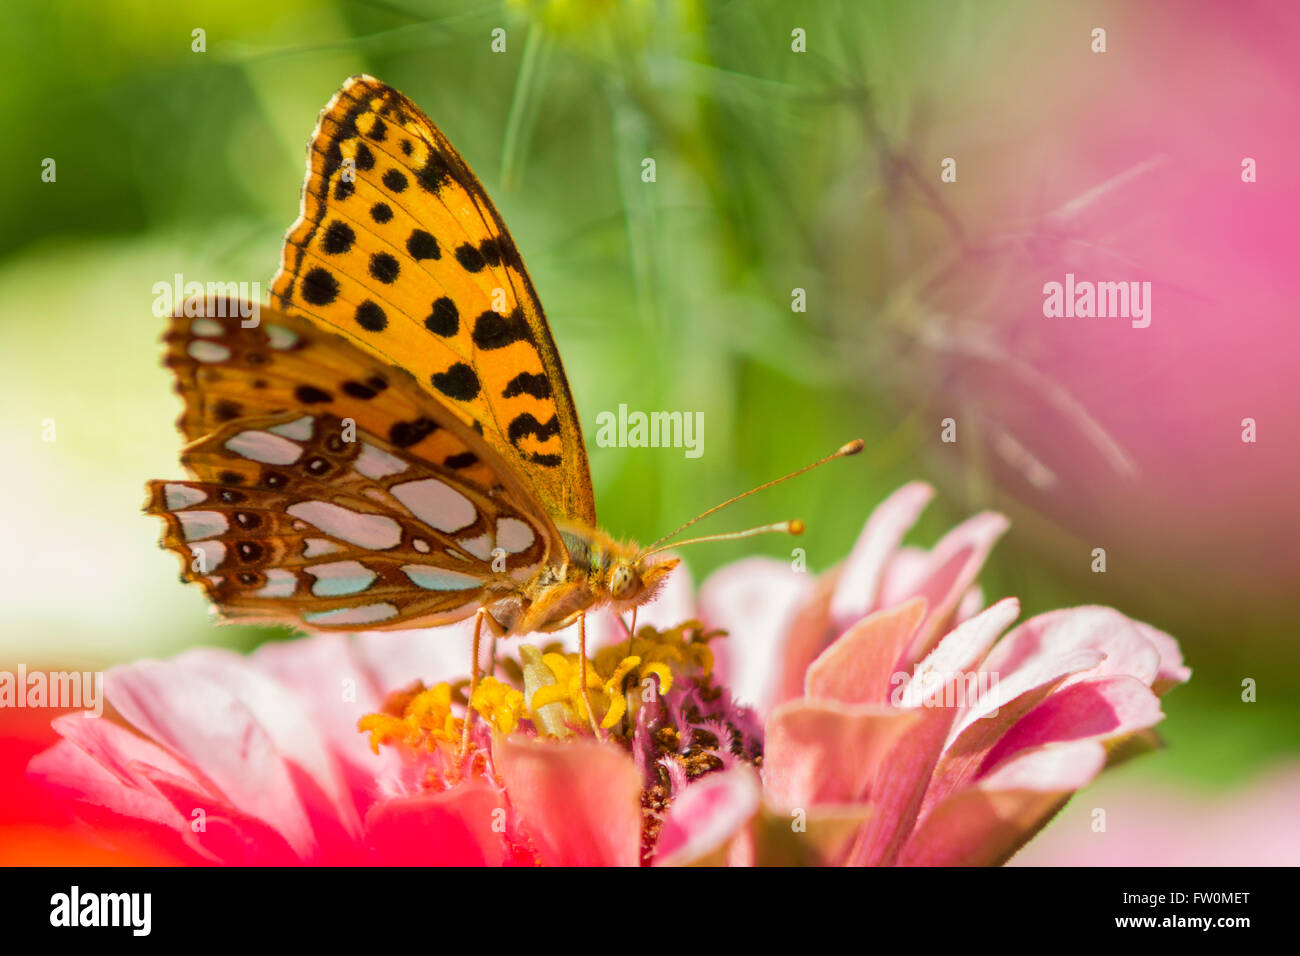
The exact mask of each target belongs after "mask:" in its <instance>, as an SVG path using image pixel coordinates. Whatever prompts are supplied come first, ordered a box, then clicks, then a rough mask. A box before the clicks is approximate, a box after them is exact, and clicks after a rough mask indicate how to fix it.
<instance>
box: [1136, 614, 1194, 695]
mask: <svg viewBox="0 0 1300 956" xmlns="http://www.w3.org/2000/svg"><path fill="white" fill-rule="evenodd" d="M1133 626H1134V627H1136V628H1137V629H1138V631H1139V632H1140V633H1141V634H1142V636H1143V637H1145V638H1146V639H1147V640H1148V641H1149V642H1150V643H1151V646H1152V647H1154V648H1155V649H1156V653H1157V654H1159V655H1160V666H1159V668H1157V670H1156V676H1155V679H1154V680H1153V681H1152V682H1151V689H1152V690H1153V691H1155V693H1156V694H1157V695H1159V696H1162V697H1163V696H1164V695H1165V694H1166V693H1167V692H1168V691H1169V690H1170V688H1173V687H1176V686H1177V685H1179V684H1182V683H1185V682H1186V681H1187V680H1189V679H1190V678H1191V676H1192V671H1191V668H1189V667H1187V666H1185V665H1184V664H1183V652H1182V649H1181V648H1179V646H1178V642H1177V641H1176V640H1174V639H1173V638H1172V637H1170V636H1169V635H1168V634H1166V633H1165V632H1164V631H1158V630H1156V629H1155V628H1154V627H1152V626H1151V625H1150V624H1143V623H1142V622H1141V621H1134V622H1133Z"/></svg>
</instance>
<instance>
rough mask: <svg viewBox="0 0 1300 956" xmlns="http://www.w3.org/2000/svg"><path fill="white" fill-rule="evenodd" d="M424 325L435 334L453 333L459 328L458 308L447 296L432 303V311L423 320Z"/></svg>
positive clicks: (448, 334)
mask: <svg viewBox="0 0 1300 956" xmlns="http://www.w3.org/2000/svg"><path fill="white" fill-rule="evenodd" d="M424 327H425V328H426V329H428V330H429V331H430V332H433V333H435V334H436V335H442V336H450V335H455V334H456V333H457V332H458V331H459V330H460V310H459V309H457V308H456V303H455V302H453V301H452V300H451V299H450V298H448V297H447V296H445V295H444V296H443V297H442V298H440V299H437V300H436V301H435V302H434V303H433V311H432V312H430V313H429V317H428V318H426V319H425V320H424Z"/></svg>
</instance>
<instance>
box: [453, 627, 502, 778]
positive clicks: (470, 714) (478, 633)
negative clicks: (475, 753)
mask: <svg viewBox="0 0 1300 956" xmlns="http://www.w3.org/2000/svg"><path fill="white" fill-rule="evenodd" d="M486 614H487V611H486V609H484V608H479V609H478V613H477V614H475V615H474V657H473V663H472V664H471V665H470V672H469V699H468V700H467V701H466V703H465V723H464V724H463V725H462V727H461V731H460V754H459V756H460V757H461V758H462V759H464V757H465V755H466V754H467V753H469V728H470V725H471V724H472V723H473V722H474V692H475V691H476V690H478V677H479V674H478V672H479V666H478V649H479V638H481V637H482V635H483V618H484V616H485V615H486ZM492 645H493V647H495V646H496V638H495V637H493V638H492Z"/></svg>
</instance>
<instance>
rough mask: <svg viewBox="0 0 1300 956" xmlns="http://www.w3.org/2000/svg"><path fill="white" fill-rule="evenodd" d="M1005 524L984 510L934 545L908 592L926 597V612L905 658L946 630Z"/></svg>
mask: <svg viewBox="0 0 1300 956" xmlns="http://www.w3.org/2000/svg"><path fill="white" fill-rule="evenodd" d="M1008 527H1010V522H1008V521H1007V519H1006V518H1005V517H1003V516H1002V515H1000V514H994V513H993V512H984V513H983V514H977V515H975V516H974V517H973V518H969V519H967V520H966V521H963V522H962V523H961V524H959V525H958V526H957V527H955V528H953V529H952V530H951V531H949V532H948V533H947V534H946V535H944V536H943V538H942V539H941V540H940V541H939V543H938V544H936V545H935V546H934V550H933V551H931V552H930V558H929V568H928V572H927V574H926V576H925V579H924V581H923V582H922V583H921V584H920V585H919V586H918V587H917V588H916V589H915V590H913V591H912V592H911V593H914V594H919V595H920V596H921V597H924V598H925V599H926V602H927V604H928V605H929V607H930V613H929V616H928V617H927V618H926V620H925V622H924V623H923V624H922V625H921V627H920V630H919V631H918V632H917V634H916V637H914V638H913V639H912V646H911V647H910V648H909V649H908V652H907V659H908V660H909V661H917V660H920V659H921V658H922V657H924V656H925V655H926V654H928V653H929V652H930V649H931V648H932V647H933V646H934V643H935V642H936V641H937V640H938V639H939V637H940V636H941V635H942V634H943V633H945V632H946V630H947V629H948V626H949V624H950V623H951V621H952V618H953V614H954V612H955V611H956V609H957V604H958V602H959V601H960V600H961V599H962V597H963V596H964V595H965V594H966V592H967V591H968V590H970V588H971V586H972V585H973V584H974V583H975V578H976V577H978V576H979V572H980V569H981V568H983V567H984V562H985V560H987V558H988V555H989V552H990V551H991V550H993V545H994V544H996V543H997V540H998V539H999V538H1000V537H1002V535H1003V534H1004V533H1005V532H1006V530H1007V528H1008Z"/></svg>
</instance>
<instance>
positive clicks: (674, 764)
mask: <svg viewBox="0 0 1300 956" xmlns="http://www.w3.org/2000/svg"><path fill="white" fill-rule="evenodd" d="M724 633H725V632H722V631H708V630H706V629H705V628H704V626H703V625H702V624H701V623H700V622H699V621H687V622H685V623H684V624H681V625H679V626H677V627H675V628H672V629H670V630H666V631H660V630H657V629H656V628H654V627H651V626H649V625H645V626H643V627H641V628H640V629H638V631H637V633H636V635H635V636H634V637H631V638H630V639H629V640H627V641H623V642H620V643H618V644H614V645H611V646H609V647H604V648H601V649H600V650H599V651H597V652H596V654H595V656H594V657H593V658H592V659H590V660H589V661H588V665H587V693H586V694H585V695H584V694H583V692H582V668H581V666H580V664H581V661H580V659H579V657H578V655H577V654H576V653H567V652H565V651H564V650H563V649H562V648H561V647H560V646H559V645H558V644H557V645H551V646H547V647H542V648H538V647H536V646H534V645H531V644H523V645H520V647H519V653H518V658H517V659H516V658H504V659H501V660H499V661H498V667H497V668H496V671H497V672H498V673H499V674H500V676H499V677H498V676H496V675H495V674H494V675H489V676H485V677H483V678H482V679H481V680H480V681H479V683H478V686H477V688H476V689H475V691H474V697H473V700H472V702H471V703H472V705H473V709H474V712H475V726H476V727H484V728H486V730H484V731H483V733H482V736H480V737H479V738H478V740H477V741H475V738H474V736H473V735H471V741H472V743H471V750H475V749H477V748H483V747H488V746H490V745H489V744H488V740H489V738H490V737H492V736H497V735H500V736H509V735H511V734H525V735H528V736H534V737H539V738H550V739H556V738H565V737H570V736H582V735H586V736H591V734H592V730H591V721H590V720H589V718H588V714H587V701H588V700H589V701H590V702H591V708H592V710H593V711H594V713H595V717H596V721H597V723H598V725H599V726H600V728H601V731H602V733H603V735H604V736H605V738H606V739H607V740H610V741H612V742H614V743H616V744H618V745H620V746H622V747H623V748H624V749H626V750H628V751H629V752H630V753H631V755H632V757H633V759H634V760H635V761H636V765H637V769H638V770H639V771H640V772H641V775H642V780H643V789H642V796H641V806H642V858H643V860H645V861H648V860H649V859H650V858H652V857H653V855H654V846H655V843H656V841H657V839H658V835H659V831H660V829H661V827H662V826H663V820H664V816H665V814H666V813H667V811H668V808H669V807H670V806H671V805H672V801H673V799H674V798H675V797H676V795H677V794H678V793H679V792H680V790H681V788H682V787H684V786H686V785H687V784H688V783H689V782H690V781H692V780H696V779H698V778H699V777H702V776H704V775H705V774H708V773H712V772H713V771H715V770H722V769H724V768H727V767H731V766H734V765H736V764H737V763H748V764H752V765H754V766H761V764H762V759H763V749H762V748H763V742H762V731H761V725H760V723H759V720H758V718H757V716H756V715H755V714H754V713H753V712H752V711H751V710H750V709H749V708H747V707H744V706H741V705H738V704H736V703H735V702H734V701H733V700H732V699H731V695H730V693H729V692H728V691H727V689H726V688H725V687H723V686H721V685H720V684H717V683H716V682H715V681H714V678H713V663H714V659H713V652H712V650H711V649H710V648H709V642H710V641H711V640H713V639H714V638H717V637H720V636H722V635H723V634H724ZM468 683H469V682H468V681H467V680H462V681H458V682H456V683H455V684H454V685H453V684H448V683H440V684H435V685H433V686H432V687H425V686H424V685H423V684H420V683H418V682H417V683H416V684H414V685H412V686H411V687H409V688H407V689H405V690H403V691H399V692H397V693H394V694H392V695H390V697H389V698H388V700H387V701H386V702H385V705H384V709H383V711H382V712H380V713H376V714H368V715H367V716H365V717H363V718H362V719H361V721H360V723H359V725H358V729H360V730H361V731H362V732H365V733H369V735H370V746H371V749H373V750H374V751H375V752H376V753H378V752H379V748H380V747H382V746H394V747H400V748H404V749H407V750H408V751H414V752H417V753H437V754H440V755H441V756H442V757H443V758H449V757H451V756H452V755H454V754H456V753H457V748H459V746H460V743H461V739H462V737H461V735H462V732H463V729H464V720H463V718H462V717H459V716H456V714H455V713H454V712H453V709H452V708H453V705H457V706H458V707H463V706H464V704H465V689H466V687H467V685H468ZM488 730H490V732H491V733H490V735H489V734H487V731H488ZM484 769H485V770H486V766H484ZM488 772H489V773H490V771H488ZM446 779H447V778H445V777H442V776H439V777H438V778H436V779H435V778H433V777H431V778H430V783H431V785H433V786H445V785H446Z"/></svg>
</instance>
